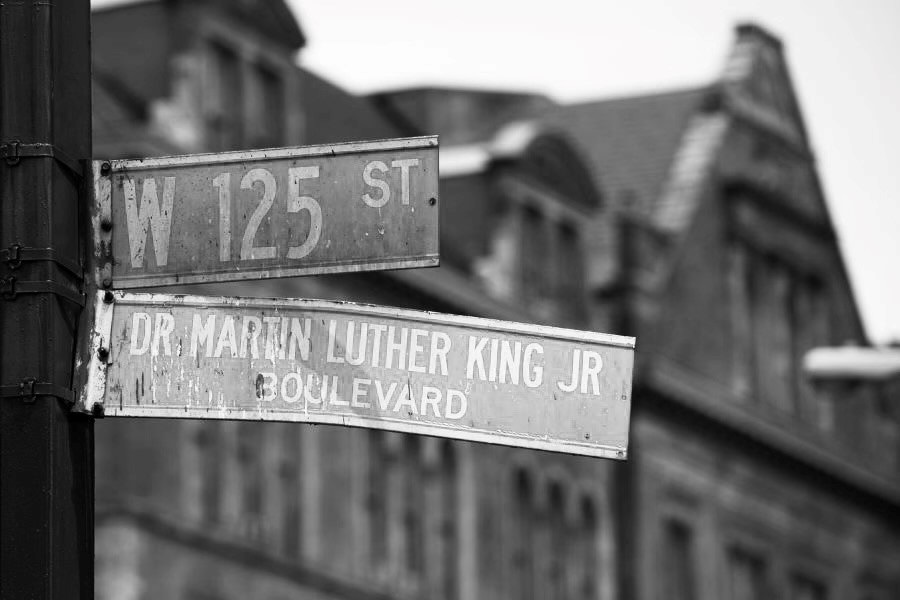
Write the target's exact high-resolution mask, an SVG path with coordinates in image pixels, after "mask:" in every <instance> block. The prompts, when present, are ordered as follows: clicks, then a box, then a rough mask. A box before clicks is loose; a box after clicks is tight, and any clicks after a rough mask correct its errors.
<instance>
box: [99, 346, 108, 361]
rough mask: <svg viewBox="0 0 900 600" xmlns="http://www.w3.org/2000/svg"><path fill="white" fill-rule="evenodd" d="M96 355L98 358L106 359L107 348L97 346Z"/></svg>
mask: <svg viewBox="0 0 900 600" xmlns="http://www.w3.org/2000/svg"><path fill="white" fill-rule="evenodd" d="M97 356H98V357H99V358H100V360H106V359H107V358H109V350H108V349H107V348H104V347H102V346H101V347H100V348H97Z"/></svg>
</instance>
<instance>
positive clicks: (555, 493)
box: [547, 482, 568, 600]
mask: <svg viewBox="0 0 900 600" xmlns="http://www.w3.org/2000/svg"><path fill="white" fill-rule="evenodd" d="M548 504H549V510H550V518H549V519H548V521H549V525H550V556H549V558H550V561H549V563H550V564H549V565H548V573H547V575H548V577H547V579H548V583H549V587H550V598H552V599H553V600H564V599H565V598H567V594H566V591H567V590H566V563H567V562H568V560H567V559H568V557H567V556H566V538H567V536H566V516H565V511H566V503H565V497H564V494H563V489H562V486H561V485H560V484H559V483H556V482H554V483H552V484H550V488H549V492H548Z"/></svg>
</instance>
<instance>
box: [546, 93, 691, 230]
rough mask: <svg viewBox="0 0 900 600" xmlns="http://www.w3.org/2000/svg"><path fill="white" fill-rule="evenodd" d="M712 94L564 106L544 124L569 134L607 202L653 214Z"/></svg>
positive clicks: (667, 94) (649, 97) (632, 98)
mask: <svg viewBox="0 0 900 600" xmlns="http://www.w3.org/2000/svg"><path fill="white" fill-rule="evenodd" d="M706 93H707V88H705V87H702V88H691V89H686V90H680V91H674V92H665V93H659V94H650V95H644V96H632V97H627V98H616V99H611V100H600V101H596V102H584V103H581V104H572V105H567V106H560V107H559V108H556V109H553V110H551V111H549V112H548V113H546V114H544V115H543V116H542V117H541V121H543V122H545V123H547V124H548V125H552V126H555V127H559V128H560V129H562V130H563V131H565V132H566V133H568V134H569V136H570V137H571V138H572V139H573V140H574V142H575V143H576V145H577V146H578V147H579V149H580V150H581V151H582V152H583V155H584V157H585V159H586V160H587V162H588V166H589V168H590V170H591V173H592V175H593V177H594V183H595V185H596V186H597V188H598V189H599V190H601V193H602V195H603V197H604V198H606V201H607V202H611V203H614V204H619V203H621V202H623V201H626V202H630V203H633V207H632V208H635V209H640V208H643V209H644V210H645V211H646V213H648V214H649V213H650V212H651V211H652V208H653V203H654V202H656V200H657V199H658V198H659V196H660V190H661V188H662V186H663V183H664V182H665V180H666V176H667V174H668V170H669V167H670V165H671V163H672V159H673V157H674V156H675V153H676V151H677V149H678V147H679V144H680V143H681V140H682V136H683V134H684V131H685V128H686V127H687V124H688V121H689V119H690V118H691V116H692V115H693V114H694V113H695V112H696V110H697V109H698V107H699V106H700V105H701V103H702V101H703V99H704V97H705V94H706Z"/></svg>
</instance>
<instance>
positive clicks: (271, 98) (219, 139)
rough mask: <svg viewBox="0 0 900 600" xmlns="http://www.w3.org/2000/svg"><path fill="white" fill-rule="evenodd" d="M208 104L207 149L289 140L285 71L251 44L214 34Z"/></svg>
mask: <svg viewBox="0 0 900 600" xmlns="http://www.w3.org/2000/svg"><path fill="white" fill-rule="evenodd" d="M209 48H210V63H211V87H212V92H213V93H211V94H209V97H210V98H211V102H212V104H211V106H210V107H209V108H208V112H207V117H206V123H207V128H206V129H207V143H208V145H209V149H210V150H215V151H222V150H237V149H244V148H271V147H275V146H284V145H285V144H286V143H287V140H286V139H285V131H286V125H287V118H286V112H287V111H286V101H285V94H286V85H285V78H284V74H283V73H282V72H281V71H280V70H279V68H278V67H276V66H275V64H274V63H273V62H271V60H270V59H269V58H264V57H260V56H258V55H257V53H256V52H255V51H254V50H253V49H252V48H251V49H250V50H247V49H246V48H243V47H239V46H235V45H232V44H230V43H228V42H226V41H222V40H219V39H214V40H212V41H211V42H210V43H209Z"/></svg>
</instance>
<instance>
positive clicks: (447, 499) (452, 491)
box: [439, 440, 459, 600]
mask: <svg viewBox="0 0 900 600" xmlns="http://www.w3.org/2000/svg"><path fill="white" fill-rule="evenodd" d="M440 456H441V469H440V485H441V490H440V493H441V507H442V510H441V523H440V536H441V537H440V563H439V564H440V565H441V567H442V569H443V571H442V577H441V582H440V586H441V590H442V592H443V598H444V600H456V598H457V597H458V596H459V590H458V586H457V579H458V573H459V548H458V545H457V538H456V495H457V493H458V492H457V484H456V476H457V475H456V453H455V452H454V450H453V443H452V442H450V441H448V440H444V441H442V442H441V453H440Z"/></svg>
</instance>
